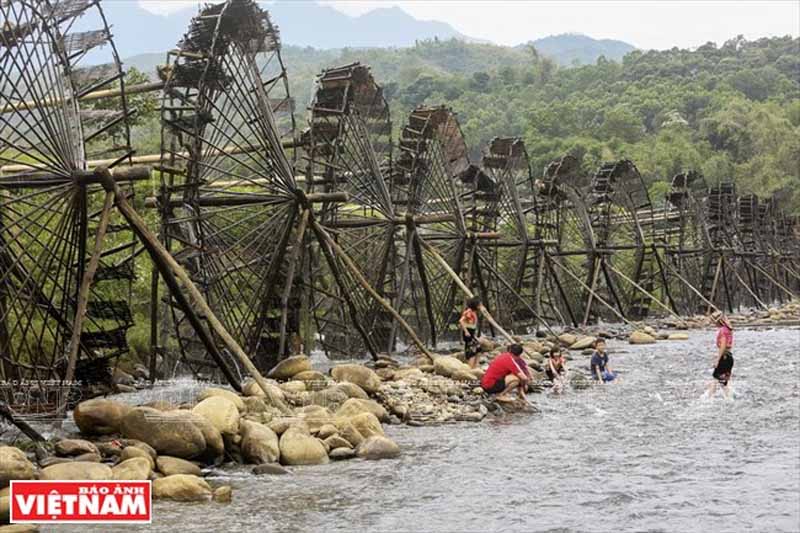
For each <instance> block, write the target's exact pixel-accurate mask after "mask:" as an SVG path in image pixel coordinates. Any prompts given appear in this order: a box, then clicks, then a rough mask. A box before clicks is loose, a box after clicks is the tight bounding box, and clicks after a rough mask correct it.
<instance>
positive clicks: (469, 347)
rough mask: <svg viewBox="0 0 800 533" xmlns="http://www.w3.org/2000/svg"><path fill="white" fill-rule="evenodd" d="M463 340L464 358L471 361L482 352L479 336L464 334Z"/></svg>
mask: <svg viewBox="0 0 800 533" xmlns="http://www.w3.org/2000/svg"><path fill="white" fill-rule="evenodd" d="M461 338H462V339H463V340H464V357H465V358H467V359H469V358H470V357H475V356H476V355H478V352H480V351H481V346H480V344H479V343H478V336H477V335H475V336H472V335H464V334H463V333H462V334H461Z"/></svg>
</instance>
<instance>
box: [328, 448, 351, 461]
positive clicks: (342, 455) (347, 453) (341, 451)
mask: <svg viewBox="0 0 800 533" xmlns="http://www.w3.org/2000/svg"><path fill="white" fill-rule="evenodd" d="M355 456H356V451H355V450H354V449H352V448H333V449H332V450H331V451H330V452H328V457H330V458H331V459H332V460H333V461H342V460H344V459H352V458H353V457H355Z"/></svg>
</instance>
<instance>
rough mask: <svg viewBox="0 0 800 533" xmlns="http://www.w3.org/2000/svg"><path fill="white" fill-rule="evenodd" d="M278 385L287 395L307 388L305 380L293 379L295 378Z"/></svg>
mask: <svg viewBox="0 0 800 533" xmlns="http://www.w3.org/2000/svg"><path fill="white" fill-rule="evenodd" d="M278 387H280V389H281V390H282V391H283V392H285V393H286V394H288V395H289V396H291V395H292V394H300V393H302V392H306V391H307V390H308V387H306V382H305V381H295V380H292V381H285V382H283V383H281V384H280V385H278Z"/></svg>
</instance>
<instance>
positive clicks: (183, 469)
mask: <svg viewBox="0 0 800 533" xmlns="http://www.w3.org/2000/svg"><path fill="white" fill-rule="evenodd" d="M156 466H157V467H158V471H159V472H161V473H162V474H164V475H165V476H174V475H175V474H189V475H192V476H200V475H202V473H203V471H202V470H200V467H199V466H197V465H196V464H194V463H192V462H191V461H187V460H186V459H181V458H180V457H170V456H169V455H159V456H158V459H156Z"/></svg>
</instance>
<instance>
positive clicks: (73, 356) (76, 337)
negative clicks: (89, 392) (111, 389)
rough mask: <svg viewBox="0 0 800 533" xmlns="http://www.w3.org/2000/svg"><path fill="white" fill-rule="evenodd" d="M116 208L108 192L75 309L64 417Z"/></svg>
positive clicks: (60, 408) (62, 409) (60, 409)
mask: <svg viewBox="0 0 800 533" xmlns="http://www.w3.org/2000/svg"><path fill="white" fill-rule="evenodd" d="M113 206H114V193H113V192H109V191H107V192H106V196H105V199H104V201H103V210H102V211H101V213H100V224H99V225H98V227H97V234H96V235H95V238H94V249H93V250H92V256H91V258H89V264H88V265H87V266H86V270H85V271H84V273H83V279H82V280H81V286H80V289H79V290H78V302H77V304H78V305H77V307H76V309H75V321H74V322H73V323H72V336H71V337H70V339H69V356H68V357H67V370H66V372H65V373H64V381H63V383H64V385H65V394H64V396H63V398H60V399H59V402H58V403H59V405H58V414H59V416H62V415H63V414H64V413H65V412H66V408H67V400H68V396H69V389H70V387H71V386H72V385H71V383H72V380H73V379H74V378H75V366H76V365H77V362H78V351H79V350H80V347H81V332H82V331H83V320H84V318H86V308H87V306H88V305H89V290H90V289H91V286H92V281H93V280H94V274H95V272H97V267H98V265H99V264H100V254H101V253H102V252H103V241H104V240H105V238H106V231H107V230H108V221H109V219H110V218H111V208H112V207H113Z"/></svg>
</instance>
